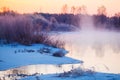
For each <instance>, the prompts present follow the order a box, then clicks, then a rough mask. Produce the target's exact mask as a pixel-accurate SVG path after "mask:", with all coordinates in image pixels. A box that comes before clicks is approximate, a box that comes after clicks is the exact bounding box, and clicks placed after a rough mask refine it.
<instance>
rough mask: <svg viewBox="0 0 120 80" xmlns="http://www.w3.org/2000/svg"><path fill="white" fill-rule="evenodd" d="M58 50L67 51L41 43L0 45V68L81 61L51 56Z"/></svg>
mask: <svg viewBox="0 0 120 80" xmlns="http://www.w3.org/2000/svg"><path fill="white" fill-rule="evenodd" d="M47 49H48V51H47ZM59 50H62V52H64V53H65V54H66V53H67V51H66V50H64V49H58V48H53V47H49V46H46V45H42V44H34V45H32V46H24V45H13V44H10V45H0V70H7V69H10V68H16V67H21V66H26V65H33V64H34V65H35V64H74V63H81V62H82V61H79V60H75V59H72V58H69V57H66V56H64V57H54V56H52V54H53V53H54V52H56V51H59ZM41 51H42V52H41Z"/></svg>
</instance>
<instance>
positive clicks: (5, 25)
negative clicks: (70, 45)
mask: <svg viewBox="0 0 120 80" xmlns="http://www.w3.org/2000/svg"><path fill="white" fill-rule="evenodd" d="M33 22H34V19H32V18H31V17H30V16H26V15H15V16H13V15H1V16H0V40H1V41H3V40H4V41H6V42H5V43H11V42H18V43H20V44H24V45H30V44H33V43H41V44H46V45H49V46H53V47H59V48H62V47H63V45H64V43H63V42H62V41H59V40H56V41H53V40H52V39H51V38H50V36H49V35H48V34H47V33H46V32H41V30H38V28H37V29H36V28H35V27H36V26H35V24H34V23H33ZM35 32H37V34H35Z"/></svg>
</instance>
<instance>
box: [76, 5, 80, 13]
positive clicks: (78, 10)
mask: <svg viewBox="0 0 120 80" xmlns="http://www.w3.org/2000/svg"><path fill="white" fill-rule="evenodd" d="M76 14H81V7H80V6H79V7H77V8H76Z"/></svg>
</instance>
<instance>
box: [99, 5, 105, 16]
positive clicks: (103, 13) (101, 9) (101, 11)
mask: <svg viewBox="0 0 120 80" xmlns="http://www.w3.org/2000/svg"><path fill="white" fill-rule="evenodd" d="M97 12H98V15H106V14H107V12H106V7H105V6H103V5H102V6H101V7H99V8H98V9H97Z"/></svg>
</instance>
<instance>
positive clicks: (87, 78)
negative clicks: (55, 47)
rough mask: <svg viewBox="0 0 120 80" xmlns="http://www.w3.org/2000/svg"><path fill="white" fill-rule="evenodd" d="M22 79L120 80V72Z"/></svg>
mask: <svg viewBox="0 0 120 80" xmlns="http://www.w3.org/2000/svg"><path fill="white" fill-rule="evenodd" d="M21 80H120V74H108V73H99V72H96V73H94V74H89V75H83V76H78V77H58V75H57V74H48V75H37V76H29V77H25V78H23V79H21Z"/></svg>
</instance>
